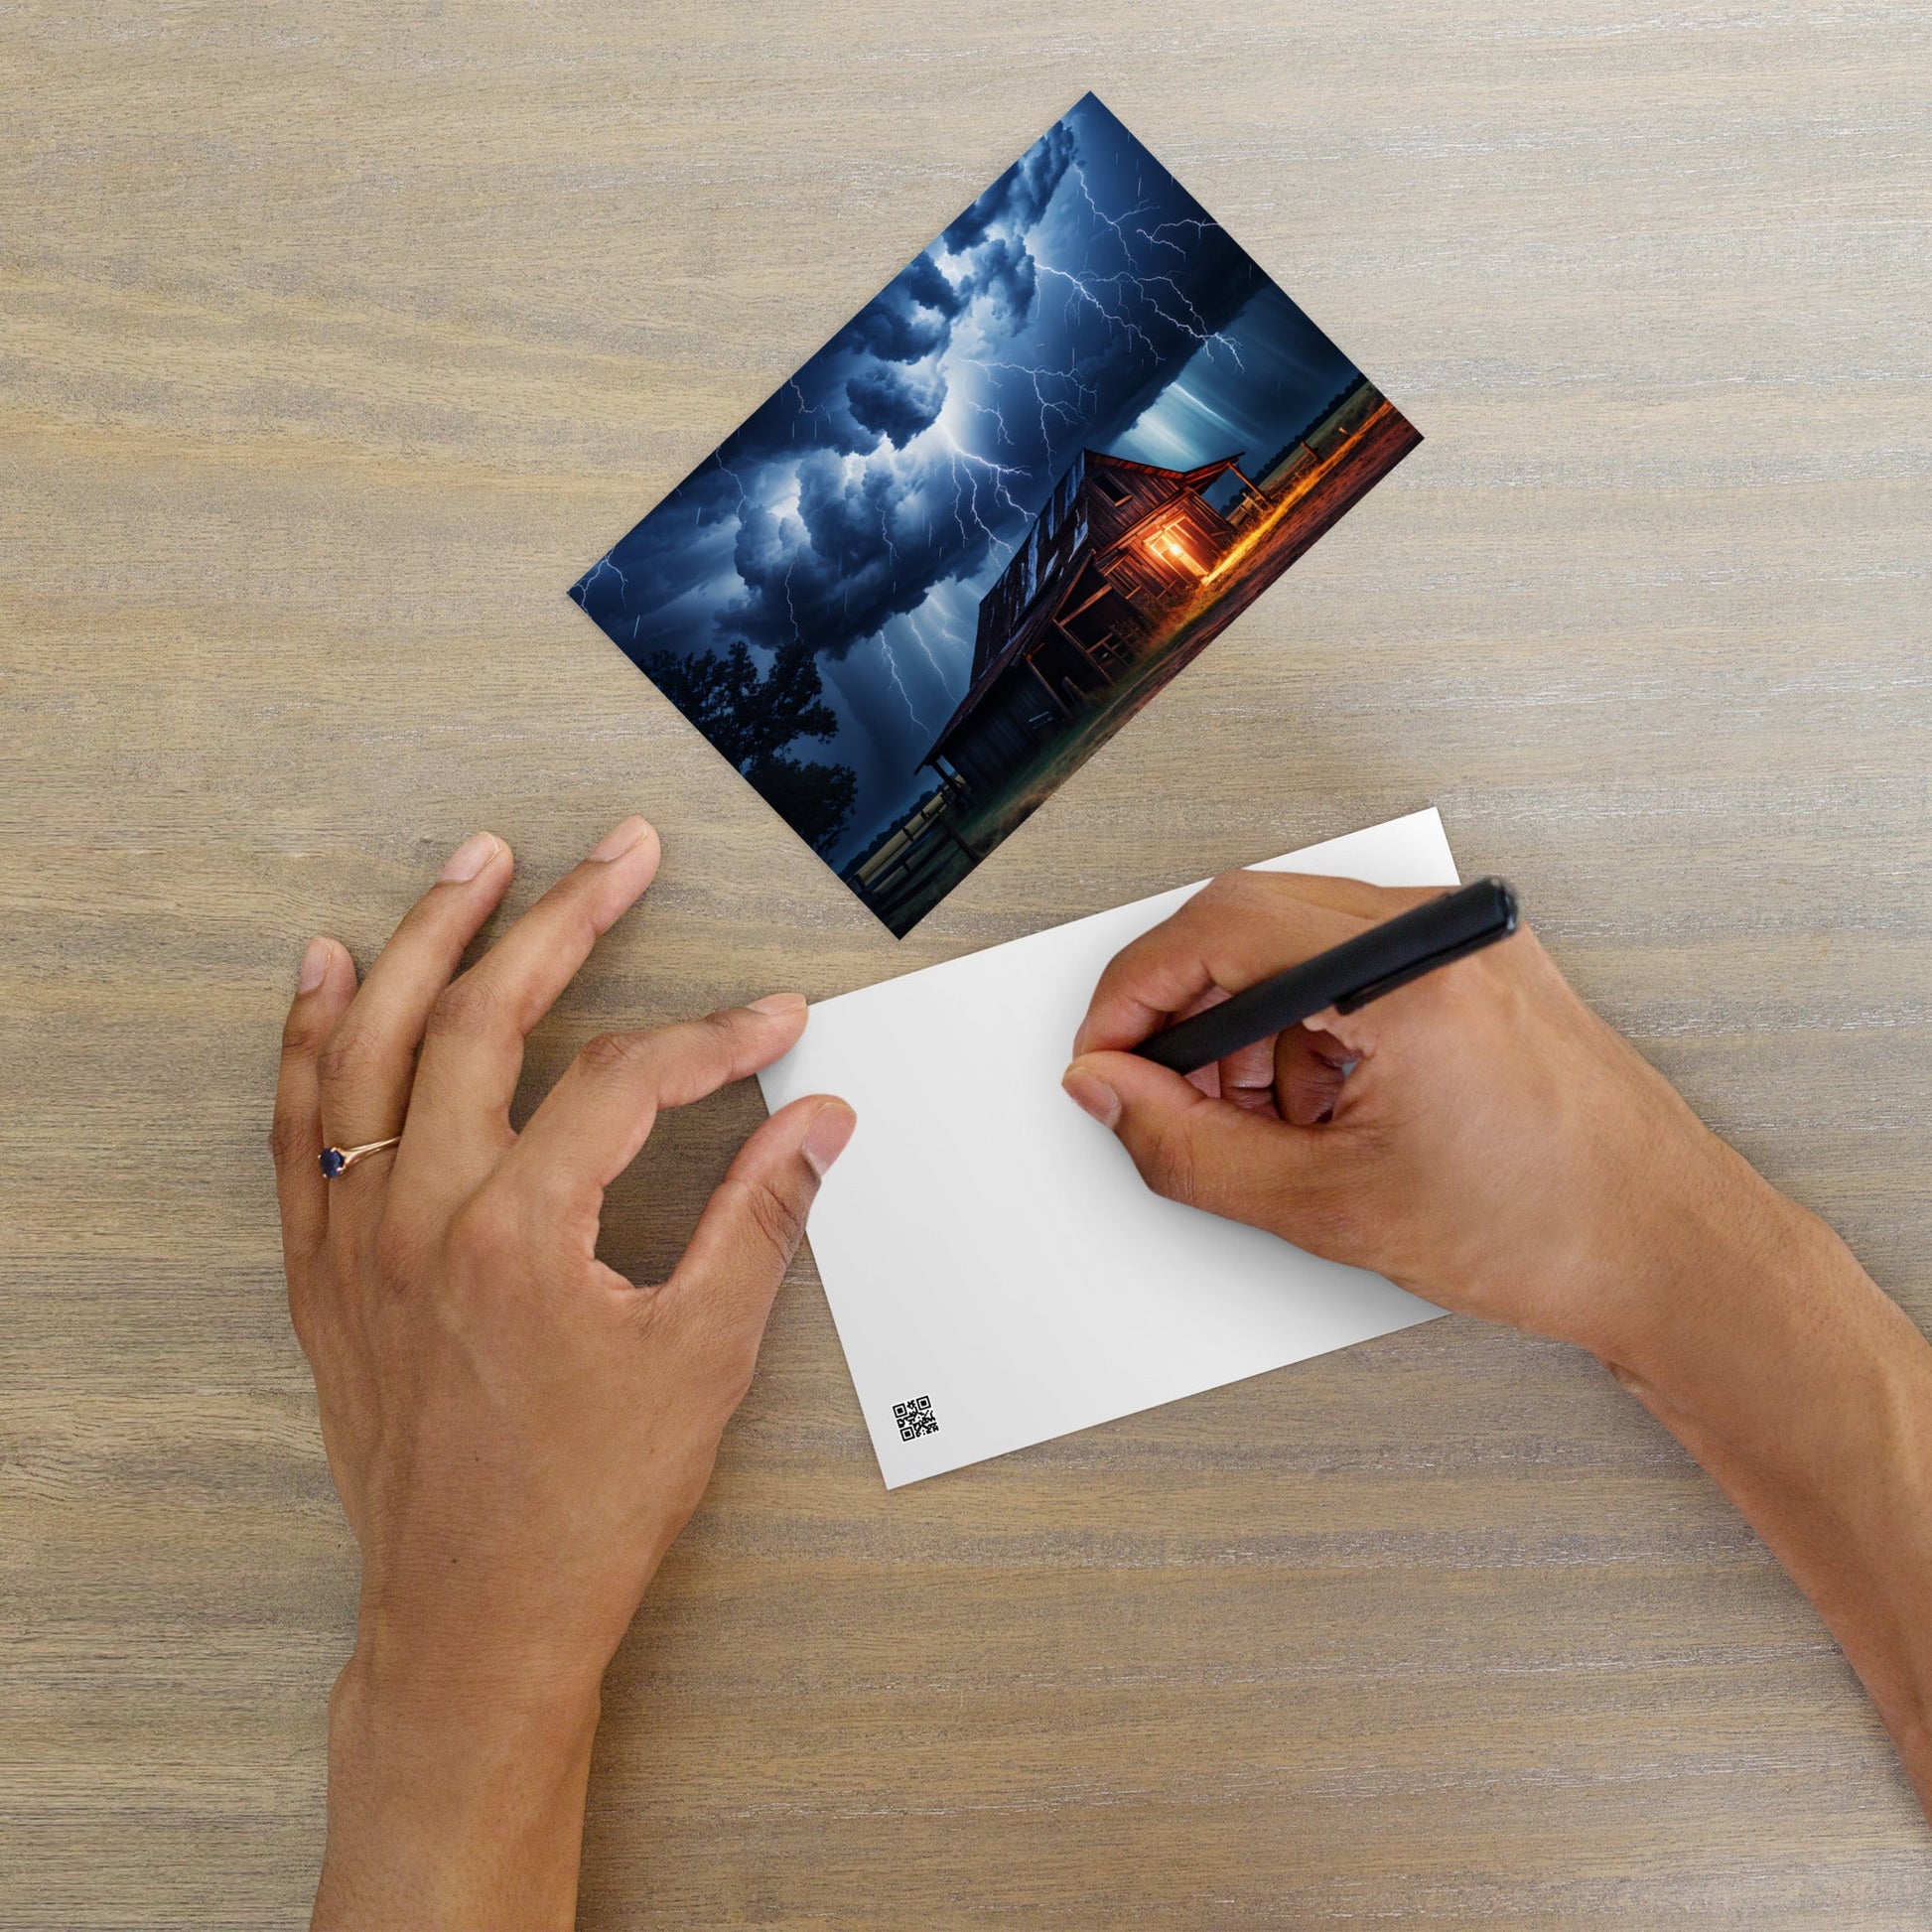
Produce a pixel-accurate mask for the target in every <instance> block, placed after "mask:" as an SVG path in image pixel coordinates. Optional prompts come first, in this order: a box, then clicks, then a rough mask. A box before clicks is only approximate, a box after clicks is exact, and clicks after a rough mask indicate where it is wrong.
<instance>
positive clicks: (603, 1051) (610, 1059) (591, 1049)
mask: <svg viewBox="0 0 1932 1932" xmlns="http://www.w3.org/2000/svg"><path fill="white" fill-rule="evenodd" d="M649 1056H650V1045H649V1042H648V1040H647V1039H646V1037H645V1036H644V1035H642V1034H599V1035H597V1036H596V1037H595V1038H594V1039H587V1040H586V1041H585V1042H584V1045H583V1048H582V1050H581V1051H580V1052H579V1053H578V1055H577V1059H578V1063H579V1064H580V1065H581V1066H582V1067H583V1069H584V1071H585V1072H586V1073H589V1074H592V1075H594V1076H596V1077H598V1078H614V1077H621V1076H622V1075H624V1074H627V1073H630V1072H633V1071H634V1070H635V1069H636V1068H638V1067H639V1066H641V1065H643V1064H644V1063H645V1062H646V1061H647V1060H648V1058H649Z"/></svg>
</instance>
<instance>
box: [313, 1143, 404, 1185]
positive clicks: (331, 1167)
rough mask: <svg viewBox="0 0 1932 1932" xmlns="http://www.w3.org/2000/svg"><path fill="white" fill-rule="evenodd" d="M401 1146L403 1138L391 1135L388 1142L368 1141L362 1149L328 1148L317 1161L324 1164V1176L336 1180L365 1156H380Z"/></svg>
mask: <svg viewBox="0 0 1932 1932" xmlns="http://www.w3.org/2000/svg"><path fill="white" fill-rule="evenodd" d="M401 1144H402V1136H401V1135H400V1134H391V1135H390V1136H389V1138H388V1139H387V1140H386V1141H367V1142H364V1143H363V1145H362V1146H360V1147H326V1148H324V1149H323V1150H322V1153H321V1154H320V1155H319V1156H318V1157H317V1159H318V1160H320V1161H321V1163H322V1172H323V1173H324V1175H325V1176H326V1177H327V1178H328V1179H330V1180H334V1179H336V1178H337V1177H338V1175H341V1174H345V1173H347V1172H348V1171H349V1169H350V1168H352V1167H354V1165H355V1164H356V1162H358V1161H360V1160H361V1159H362V1158H363V1157H364V1156H365V1155H370V1154H380V1153H381V1152H382V1150H383V1149H384V1148H385V1147H399V1146H400V1145H401Z"/></svg>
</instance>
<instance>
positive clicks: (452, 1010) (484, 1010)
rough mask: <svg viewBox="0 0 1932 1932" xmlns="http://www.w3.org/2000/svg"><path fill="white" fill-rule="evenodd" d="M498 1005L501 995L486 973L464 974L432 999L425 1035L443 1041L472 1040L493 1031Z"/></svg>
mask: <svg viewBox="0 0 1932 1932" xmlns="http://www.w3.org/2000/svg"><path fill="white" fill-rule="evenodd" d="M502 1005H503V998H502V994H501V993H500V992H499V991H498V989H497V987H496V983H495V982H494V981H493V980H492V979H491V978H490V977H489V976H488V975H487V974H486V973H482V972H469V973H465V974H464V975H463V976H462V977H461V978H460V979H454V980H452V981H451V982H450V983H449V985H448V986H446V987H445V988H444V989H443V990H442V992H441V993H439V994H438V995H437V996H436V1004H435V1006H433V1007H432V1008H431V1009H430V1016H429V1031H430V1032H431V1033H432V1034H437V1035H442V1036H444V1037H446V1038H456V1039H474V1038H476V1037H477V1036H478V1035H481V1034H487V1033H489V1032H491V1031H493V1029H494V1026H495V1024H496V1021H497V1018H498V1016H499V1014H500V1013H501V1010H502Z"/></svg>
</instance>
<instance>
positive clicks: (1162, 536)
mask: <svg viewBox="0 0 1932 1932" xmlns="http://www.w3.org/2000/svg"><path fill="white" fill-rule="evenodd" d="M1147 547H1148V553H1149V555H1150V556H1155V557H1159V558H1160V559H1161V560H1162V562H1163V563H1169V564H1178V565H1179V566H1180V568H1181V569H1182V570H1185V571H1190V572H1191V573H1192V574H1193V575H1194V576H1196V577H1199V576H1201V575H1203V574H1204V572H1205V570H1206V566H1205V565H1204V564H1201V563H1198V562H1197V561H1196V560H1195V557H1194V553H1193V552H1192V551H1191V550H1189V549H1188V548H1187V546H1186V545H1185V544H1184V543H1182V542H1181V540H1180V537H1179V534H1178V533H1177V532H1176V531H1175V529H1174V528H1173V525H1172V524H1170V525H1169V526H1168V527H1167V528H1166V529H1164V530H1156V531H1155V532H1154V534H1153V535H1152V536H1151V537H1149V538H1148V540H1147Z"/></svg>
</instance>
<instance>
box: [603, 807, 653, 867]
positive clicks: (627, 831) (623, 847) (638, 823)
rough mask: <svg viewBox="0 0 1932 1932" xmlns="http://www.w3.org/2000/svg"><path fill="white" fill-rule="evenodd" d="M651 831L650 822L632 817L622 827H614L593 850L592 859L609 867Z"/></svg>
mask: <svg viewBox="0 0 1932 1932" xmlns="http://www.w3.org/2000/svg"><path fill="white" fill-rule="evenodd" d="M649 830H650V825H649V823H648V821H646V820H644V819H641V818H638V817H635V816H632V817H630V818H626V819H625V820H624V821H623V823H622V824H621V825H614V826H612V827H611V829H610V830H609V831H608V832H606V833H605V835H604V837H603V838H602V839H601V840H600V841H599V842H598V844H597V845H596V846H594V847H593V848H592V851H591V857H592V858H593V859H602V860H603V861H604V862H605V863H606V864H607V865H608V864H609V863H610V862H611V861H612V860H613V859H621V858H622V857H623V855H624V854H625V853H626V852H628V851H629V850H630V848H631V847H632V846H633V845H635V844H636V843H637V841H638V840H639V839H641V838H642V837H643V836H644V834H645V833H646V832H648V831H649Z"/></svg>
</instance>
